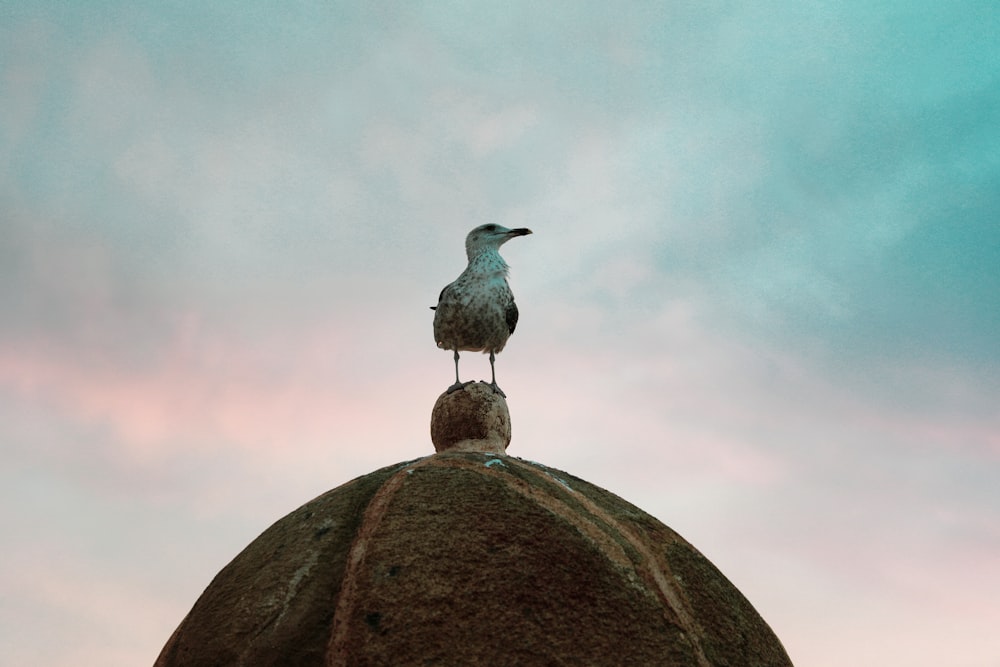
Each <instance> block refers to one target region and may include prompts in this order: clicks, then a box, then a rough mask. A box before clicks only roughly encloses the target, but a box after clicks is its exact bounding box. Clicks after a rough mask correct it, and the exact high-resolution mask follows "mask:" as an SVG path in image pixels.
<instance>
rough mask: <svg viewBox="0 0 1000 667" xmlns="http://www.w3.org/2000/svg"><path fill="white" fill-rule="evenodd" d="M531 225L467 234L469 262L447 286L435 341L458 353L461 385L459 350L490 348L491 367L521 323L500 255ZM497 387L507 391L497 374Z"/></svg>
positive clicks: (440, 303)
mask: <svg viewBox="0 0 1000 667" xmlns="http://www.w3.org/2000/svg"><path fill="white" fill-rule="evenodd" d="M530 233H531V230H530V229H524V228H521V229H507V228H505V227H501V226H499V225H492V224H488V225H480V226H479V227H476V228H475V229H473V230H472V231H471V232H469V235H468V236H467V237H466V239H465V251H466V255H467V256H468V258H469V265H468V266H467V267H466V269H465V271H463V272H462V275H460V276H459V277H458V278H457V279H456V280H455V282H453V283H451V284H450V285H448V286H447V287H445V288H444V289H443V290H441V295H440V297H439V298H438V305H437V306H436V307H435V313H434V341H435V342H436V343H437V346H438V347H440V348H442V349H445V350H453V351H454V353H455V384H454V385H452V387H451V389H457V388H459V387H461V386H462V384H461V382H460V381H459V379H458V353H459V351H470V352H484V353H485V352H488V353H489V354H490V368H491V369H492V368H493V361H494V358H495V355H496V353H497V352H500V351H501V350H502V349H503V348H504V346H505V345H506V344H507V339H508V338H510V335H511V334H512V333H514V327H515V326H516V325H517V306H516V305H515V304H514V295H513V294H512V293H511V291H510V286H509V285H508V284H507V273H508V270H509V267H508V266H507V263H506V262H505V261H504V260H503V258H502V257H501V256H500V252H499V250H500V246H501V245H503V244H504V243H506V242H507V241H509V240H510V239H512V238H514V237H515V236H524V235H525V234H530ZM492 384H493V388H494V389H496V390H497V391H498V392H499V393H500V394H501V395H502V394H503V392H502V391H500V388H499V387H497V386H496V374H495V373H494V376H493V382H492Z"/></svg>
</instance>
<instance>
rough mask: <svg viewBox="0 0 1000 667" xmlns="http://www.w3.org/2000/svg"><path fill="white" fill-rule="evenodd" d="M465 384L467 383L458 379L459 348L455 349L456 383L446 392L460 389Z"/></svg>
mask: <svg viewBox="0 0 1000 667" xmlns="http://www.w3.org/2000/svg"><path fill="white" fill-rule="evenodd" d="M464 386H465V385H464V384H462V383H461V381H460V380H459V379H458V350H455V384H453V385H451V386H450V387H448V391H446V392H445V393H446V394H450V393H451V392H453V391H458V390H459V389H461V388H462V387H464Z"/></svg>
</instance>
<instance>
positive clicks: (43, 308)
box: [0, 0, 1000, 667]
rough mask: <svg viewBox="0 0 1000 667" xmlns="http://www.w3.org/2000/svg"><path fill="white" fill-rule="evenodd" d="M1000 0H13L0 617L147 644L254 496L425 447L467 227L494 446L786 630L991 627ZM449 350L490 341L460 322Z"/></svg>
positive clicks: (973, 639) (870, 635)
mask: <svg viewBox="0 0 1000 667" xmlns="http://www.w3.org/2000/svg"><path fill="white" fill-rule="evenodd" d="M997 34H1000V9H998V8H997V5H996V4H995V3H994V2H971V1H963V0H956V1H955V2H946V3H942V2H919V1H913V0H908V1H906V2H888V1H876V2H871V1H870V0H866V1H865V2H859V1H853V0H843V1H840V2H830V3H827V2H816V1H810V2H802V1H794V2H793V1H784V0H771V1H764V2H755V3H733V2H725V1H722V0H708V1H705V2H687V1H677V2H650V3H647V2H630V3H625V4H615V3H605V2H584V1H582V0H581V1H579V2H550V3H533V2H518V1H513V2H506V3H476V2H446V1H440V2H428V3H421V2H412V3H410V2H407V3H393V2H370V3H339V2H297V1H294V0H286V1H284V2H280V3H277V2H275V3H267V2H255V1H250V2H245V1H241V2H226V1H222V0H220V1H218V2H213V3H187V2H176V1H170V0H166V1H164V0H157V1H156V2H151V1H147V0H130V1H129V2H121V3H118V2H65V1H61V2H51V1H45V0H42V1H38V2H31V3H25V2H11V1H9V0H0V461H2V465H0V535H2V538H0V539H2V549H0V646H2V647H3V654H4V660H5V662H9V663H10V664H23V665H28V664H30V665H36V666H41V667H46V666H49V665H53V666H54V665H65V664H92V665H105V666H109V667H117V666H123V667H124V666H126V665H136V664H151V663H152V662H153V660H154V659H155V657H156V655H157V654H158V653H159V650H160V648H161V647H162V646H163V644H164V643H165V642H166V640H167V638H168V637H169V636H170V634H171V632H172V631H173V630H174V628H175V627H176V626H177V624H178V623H179V622H180V621H181V619H182V618H183V616H184V615H185V614H186V613H187V611H188V610H189V609H190V607H191V606H192V605H193V603H194V602H195V600H196V599H197V597H198V595H200V593H201V592H202V590H204V588H205V587H206V586H207V585H208V583H209V582H210V581H211V579H212V577H213V576H214V575H215V574H216V573H217V572H218V571H219V570H220V569H221V568H222V567H223V566H225V564H226V563H228V562H229V560H230V559H232V558H233V557H234V556H235V555H236V554H237V553H238V552H239V551H240V550H241V549H242V548H243V547H244V546H246V545H247V544H248V543H249V542H250V541H251V540H253V539H254V538H255V537H256V536H257V535H258V534H260V533H261V532H262V531H263V530H264V529H265V528H267V527H268V526H269V525H270V524H271V523H273V522H274V521H276V520H278V519H279V518H281V517H282V516H284V515H286V514H288V513H289V512H291V511H292V510H294V509H295V508H296V507H298V506H299V505H301V504H303V503H305V502H307V501H308V500H310V499H312V498H313V497H315V496H316V495H319V494H320V493H322V492H324V491H326V490H328V489H331V488H334V487H336V486H339V485H341V484H343V483H345V482H347V481H349V480H351V479H353V478H355V477H357V476H359V475H363V474H366V473H368V472H371V471H373V470H375V469H377V468H380V467H383V466H386V465H390V464H394V463H397V462H400V461H405V460H410V459H414V458H417V457H420V456H425V455H428V454H430V453H432V451H433V449H432V446H431V443H430V436H429V420H430V411H431V408H432V406H433V404H434V401H435V400H436V398H437V396H438V395H439V394H440V393H441V392H442V391H443V390H444V389H445V388H446V387H447V386H448V385H449V384H450V383H451V382H452V381H453V375H452V373H453V365H452V359H451V354H450V353H448V352H444V351H441V350H439V349H437V348H436V347H435V345H434V341H433V336H432V332H431V322H432V316H433V313H432V312H431V311H430V310H429V309H428V307H429V306H431V305H433V304H434V303H435V301H436V299H437V295H438V292H439V291H440V289H441V288H442V287H443V286H444V285H445V284H447V283H448V282H450V281H451V280H453V279H454V278H455V277H457V275H458V273H459V272H460V271H461V270H462V269H463V268H464V266H465V257H464V250H463V240H464V236H465V234H466V233H467V232H468V231H469V230H470V229H472V228H473V227H475V226H477V225H479V224H483V223H486V222H492V223H498V224H501V225H504V226H507V227H529V228H531V229H532V230H534V232H535V233H534V234H533V235H531V236H527V237H522V238H517V239H514V240H513V241H511V242H510V243H508V244H507V245H505V246H504V248H503V255H504V257H505V258H506V260H507V262H508V263H509V264H510V265H511V276H510V282H511V286H512V289H513V291H514V293H515V295H516V297H517V302H518V305H519V308H520V313H521V317H520V321H519V323H518V329H517V332H516V333H515V334H514V336H513V337H512V338H511V340H510V341H509V343H508V345H507V347H506V349H505V350H504V351H503V352H502V353H501V354H500V355H499V356H498V358H497V364H496V366H497V380H498V383H499V384H500V385H501V386H502V387H503V389H504V391H505V392H506V394H507V396H508V405H509V407H510V411H511V417H512V425H513V440H512V442H511V446H510V449H509V452H508V453H509V454H511V455H514V456H519V457H523V458H526V459H530V460H533V461H538V462H541V463H544V464H546V465H549V466H552V467H555V468H559V469H562V470H565V471H568V472H570V473H572V474H574V475H577V476H579V477H583V478H585V479H587V480H588V481H590V482H593V483H595V484H598V485H599V486H602V487H604V488H607V489H609V490H610V491H613V492H614V493H616V494H618V495H620V496H622V497H623V498H625V499H627V500H629V501H630V502H632V503H634V504H636V505H638V506H639V507H642V508H643V509H645V510H646V511H647V512H649V513H651V514H653V515H654V516H656V517H657V518H658V519H660V520H661V521H663V522H664V523H665V524H667V525H668V526H670V527H672V528H673V529H675V530H676V531H678V532H679V533H680V534H681V535H682V536H684V537H685V538H686V539H687V540H689V541H690V542H691V543H692V544H694V545H695V546H696V547H697V548H698V549H699V550H701V551H702V552H703V553H704V554H705V555H706V556H707V557H708V558H709V559H710V560H712V562H714V563H715V564H716V565H717V566H718V567H719V568H720V569H721V570H722V571H723V572H724V573H725V574H726V576H727V577H728V578H729V579H730V580H731V581H733V583H734V584H735V585H736V586H737V587H738V588H739V589H740V590H741V591H742V592H743V593H744V594H745V595H746V596H747V598H748V599H749V600H750V601H751V602H752V603H753V604H754V606H755V607H756V608H757V610H758V611H759V612H760V613H761V615H762V616H763V617H764V619H765V620H766V621H767V622H768V623H769V624H770V625H771V627H772V628H773V629H774V631H775V632H776V634H777V635H778V636H779V637H780V639H781V640H782V642H783V643H784V645H785V647H786V649H787V650H788V653H789V655H790V657H791V658H792V660H793V661H794V662H795V663H796V664H798V665H809V666H811V667H835V666H838V667H839V666H841V665H845V664H851V665H859V666H862V667H864V666H868V665H872V666H874V665H877V666H884V665H906V666H907V667H923V666H931V665H934V666H935V667H936V666H937V665H942V664H947V665H951V666H953V667H997V666H998V665H1000V634H998V633H997V631H996V629H997V627H1000V605H998V604H997V600H998V599H1000V483H998V481H997V480H998V479H1000V408H998V406H1000V336H998V332H1000V125H998V123H997V118H1000V41H998V40H997V38H996V35H997ZM461 371H462V379H463V380H468V379H480V378H482V379H485V378H489V364H488V360H487V359H486V357H484V356H483V355H479V354H473V353H465V354H464V355H463V357H462V362H461Z"/></svg>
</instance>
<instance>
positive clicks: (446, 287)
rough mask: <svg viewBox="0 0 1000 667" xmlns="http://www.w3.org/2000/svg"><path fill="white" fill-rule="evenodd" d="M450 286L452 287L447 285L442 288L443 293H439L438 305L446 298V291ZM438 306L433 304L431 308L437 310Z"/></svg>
mask: <svg viewBox="0 0 1000 667" xmlns="http://www.w3.org/2000/svg"><path fill="white" fill-rule="evenodd" d="M449 287H451V285H445V286H444V287H442V288H441V293H440V294H438V306H439V305H441V299H443V298H444V291H445V290H446V289H448V288H449ZM437 308H438V307H437V306H431V310H437Z"/></svg>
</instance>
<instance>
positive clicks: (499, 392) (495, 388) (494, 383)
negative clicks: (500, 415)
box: [490, 382, 507, 398]
mask: <svg viewBox="0 0 1000 667" xmlns="http://www.w3.org/2000/svg"><path fill="white" fill-rule="evenodd" d="M490 387H492V388H493V393H494V394H500V395H501V396H502V397H504V398H507V394H505V393H503V389H501V388H500V387H498V386H497V383H496V382H491V383H490Z"/></svg>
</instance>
